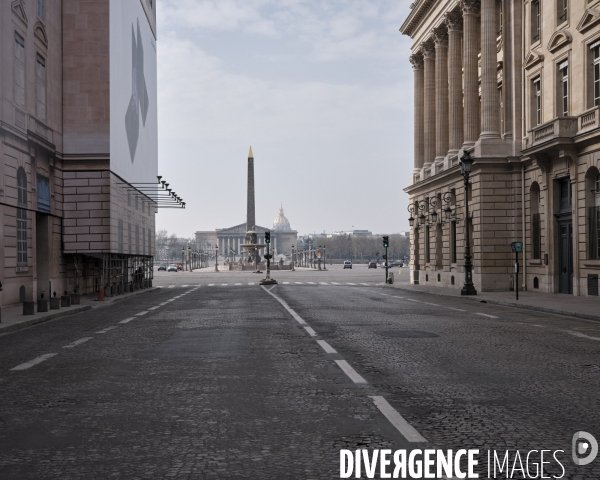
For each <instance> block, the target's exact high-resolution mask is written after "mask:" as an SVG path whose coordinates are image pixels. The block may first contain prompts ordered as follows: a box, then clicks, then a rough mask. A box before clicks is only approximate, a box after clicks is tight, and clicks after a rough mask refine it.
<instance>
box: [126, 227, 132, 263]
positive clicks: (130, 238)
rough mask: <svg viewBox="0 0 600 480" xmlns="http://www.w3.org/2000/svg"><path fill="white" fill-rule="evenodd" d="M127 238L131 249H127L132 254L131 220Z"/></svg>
mask: <svg viewBox="0 0 600 480" xmlns="http://www.w3.org/2000/svg"><path fill="white" fill-rule="evenodd" d="M127 231H128V232H127V233H128V235H127V240H128V242H129V249H128V250H127V253H129V255H131V254H132V253H133V232H132V230H131V222H129V226H128V228H127Z"/></svg>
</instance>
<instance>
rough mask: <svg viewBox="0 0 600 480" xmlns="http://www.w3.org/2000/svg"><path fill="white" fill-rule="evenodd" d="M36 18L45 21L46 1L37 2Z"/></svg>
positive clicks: (39, 0)
mask: <svg viewBox="0 0 600 480" xmlns="http://www.w3.org/2000/svg"><path fill="white" fill-rule="evenodd" d="M38 17H40V18H41V19H42V20H45V19H46V0H38Z"/></svg>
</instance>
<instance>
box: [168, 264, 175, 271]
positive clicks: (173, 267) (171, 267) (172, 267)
mask: <svg viewBox="0 0 600 480" xmlns="http://www.w3.org/2000/svg"><path fill="white" fill-rule="evenodd" d="M176 271H177V265H175V264H174V263H172V264H171V265H169V268H167V272H176Z"/></svg>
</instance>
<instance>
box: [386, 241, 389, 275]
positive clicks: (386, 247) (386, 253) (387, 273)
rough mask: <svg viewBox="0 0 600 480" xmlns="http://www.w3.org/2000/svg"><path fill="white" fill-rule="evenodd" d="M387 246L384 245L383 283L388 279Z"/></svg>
mask: <svg viewBox="0 0 600 480" xmlns="http://www.w3.org/2000/svg"><path fill="white" fill-rule="evenodd" d="M388 265H389V264H388V247H385V283H387V281H388Z"/></svg>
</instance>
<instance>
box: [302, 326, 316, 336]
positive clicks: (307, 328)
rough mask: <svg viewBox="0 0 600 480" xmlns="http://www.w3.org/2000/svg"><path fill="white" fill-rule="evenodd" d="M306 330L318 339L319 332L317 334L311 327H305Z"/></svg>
mask: <svg viewBox="0 0 600 480" xmlns="http://www.w3.org/2000/svg"><path fill="white" fill-rule="evenodd" d="M304 330H306V331H307V332H308V334H309V335H310V336H311V337H316V336H317V332H315V331H314V330H313V329H312V328H310V327H309V326H306V327H304Z"/></svg>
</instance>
